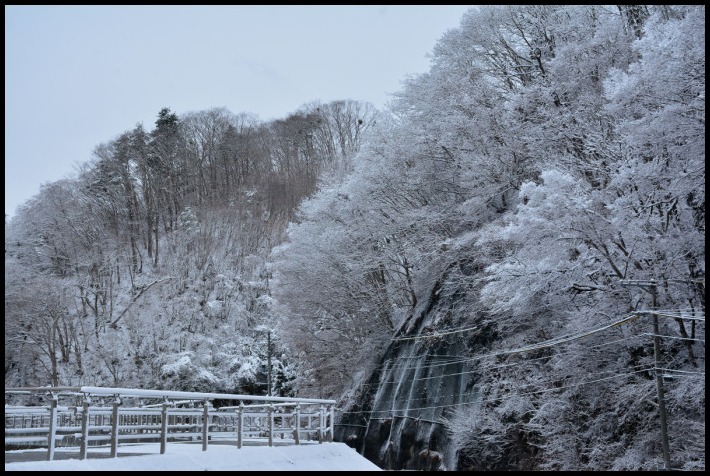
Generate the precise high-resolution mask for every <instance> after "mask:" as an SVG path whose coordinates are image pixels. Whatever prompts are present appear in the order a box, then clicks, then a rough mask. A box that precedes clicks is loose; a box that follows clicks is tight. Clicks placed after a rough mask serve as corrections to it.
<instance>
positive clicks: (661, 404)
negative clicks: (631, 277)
mask: <svg viewBox="0 0 710 476" xmlns="http://www.w3.org/2000/svg"><path fill="white" fill-rule="evenodd" d="M621 285H622V286H638V287H639V288H641V289H643V290H644V291H647V292H649V293H651V307H652V310H651V312H644V314H650V315H651V318H652V319H653V358H654V361H655V364H654V373H655V374H656V392H657V394H658V416H659V419H660V420H661V448H662V451H663V462H664V466H665V468H664V469H665V470H667V471H670V469H671V453H670V448H669V445H668V417H667V414H666V400H665V390H664V388H663V375H662V373H661V368H662V366H661V338H660V337H659V336H660V334H661V333H660V331H659V328H658V313H657V312H656V306H657V300H656V281H622V282H621Z"/></svg>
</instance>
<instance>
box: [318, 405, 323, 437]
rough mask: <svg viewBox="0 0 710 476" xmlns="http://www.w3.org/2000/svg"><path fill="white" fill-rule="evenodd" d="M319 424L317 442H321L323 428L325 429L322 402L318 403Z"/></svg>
mask: <svg viewBox="0 0 710 476" xmlns="http://www.w3.org/2000/svg"><path fill="white" fill-rule="evenodd" d="M319 417H320V424H319V425H318V443H323V438H324V437H325V435H324V430H325V408H324V407H323V404H322V403H321V405H320V415H319Z"/></svg>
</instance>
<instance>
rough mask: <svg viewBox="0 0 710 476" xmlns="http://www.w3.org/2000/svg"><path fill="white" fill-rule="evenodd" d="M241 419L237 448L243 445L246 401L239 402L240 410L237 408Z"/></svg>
mask: <svg viewBox="0 0 710 476" xmlns="http://www.w3.org/2000/svg"><path fill="white" fill-rule="evenodd" d="M237 414H238V415H239V420H238V421H237V448H241V447H242V431H243V429H244V402H242V401H240V402H239V410H237Z"/></svg>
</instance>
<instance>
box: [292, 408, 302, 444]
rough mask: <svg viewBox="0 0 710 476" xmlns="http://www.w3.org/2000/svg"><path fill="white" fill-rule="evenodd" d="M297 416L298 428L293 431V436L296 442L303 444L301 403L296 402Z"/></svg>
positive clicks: (295, 413) (295, 414)
mask: <svg viewBox="0 0 710 476" xmlns="http://www.w3.org/2000/svg"><path fill="white" fill-rule="evenodd" d="M294 416H295V418H296V430H295V431H294V433H293V437H294V439H295V440H296V444H297V445H299V444H301V404H300V403H297V404H296V410H295V412H294Z"/></svg>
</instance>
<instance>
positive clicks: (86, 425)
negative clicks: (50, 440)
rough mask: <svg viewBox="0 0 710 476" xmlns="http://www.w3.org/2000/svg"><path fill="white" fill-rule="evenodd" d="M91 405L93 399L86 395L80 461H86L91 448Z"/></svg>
mask: <svg viewBox="0 0 710 476" xmlns="http://www.w3.org/2000/svg"><path fill="white" fill-rule="evenodd" d="M89 403H91V397H90V396H88V395H84V401H83V403H82V405H81V409H82V414H81V446H80V447H79V459H86V453H87V449H88V446H89Z"/></svg>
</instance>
